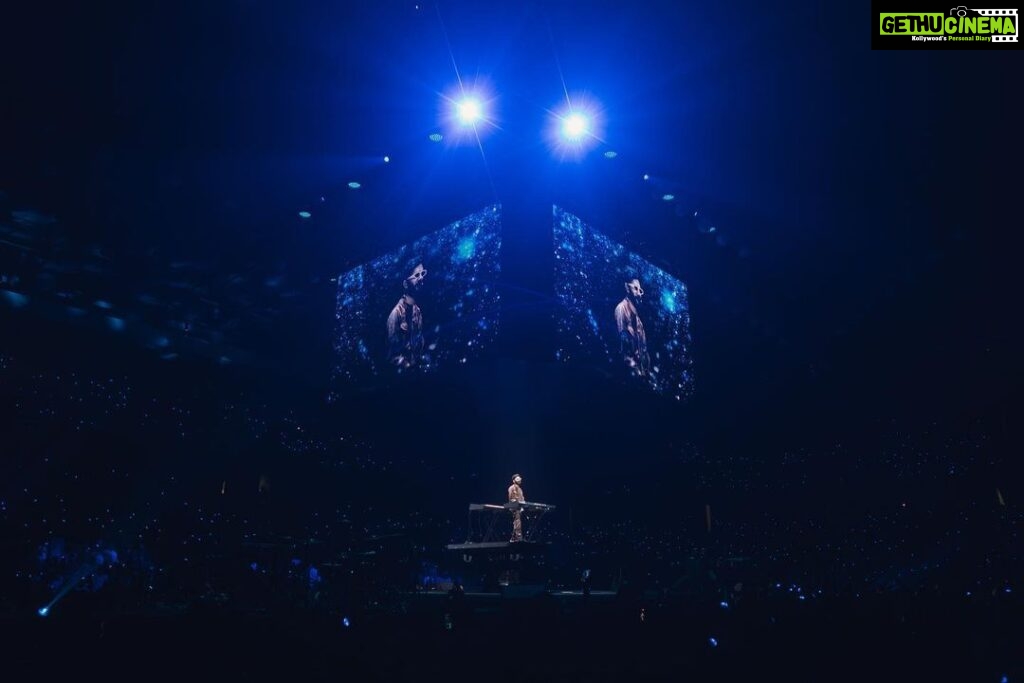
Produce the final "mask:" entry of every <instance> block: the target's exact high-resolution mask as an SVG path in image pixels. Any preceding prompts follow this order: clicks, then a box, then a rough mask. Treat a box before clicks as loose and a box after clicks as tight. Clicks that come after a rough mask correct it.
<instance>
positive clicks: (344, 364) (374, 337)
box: [334, 205, 501, 393]
mask: <svg viewBox="0 0 1024 683" xmlns="http://www.w3.org/2000/svg"><path fill="white" fill-rule="evenodd" d="M500 250H501V207H500V206H498V205H495V206H489V207H487V208H485V209H483V210H482V211H479V212H477V213H474V214H472V215H470V216H466V217H465V218H462V219H461V220H458V221H456V222H454V223H452V224H451V225H449V226H447V227H445V228H443V229H441V230H439V231H437V232H434V233H431V234H429V235H426V236H424V237H421V238H420V239H418V240H416V241H415V242H412V243H410V244H407V245H405V246H403V247H400V248H399V249H397V250H395V251H393V252H391V253H388V254H385V255H384V256H381V257H379V258H377V259H374V260H373V261H370V262H368V263H364V264H363V265H361V266H358V267H356V268H353V269H352V270H350V271H348V272H346V273H343V274H342V275H340V276H339V277H338V298H337V308H336V311H335V320H336V333H335V338H334V348H335V356H334V358H335V366H334V380H335V389H336V392H337V393H342V392H344V391H345V388H346V387H349V388H352V387H353V386H368V385H370V384H372V383H373V382H374V381H375V380H377V379H379V378H385V377H389V376H390V377H395V376H400V375H410V374H428V373H433V372H438V371H442V370H445V369H448V368H451V367H456V366H459V365H463V364H466V363H469V362H471V361H472V360H473V359H475V358H477V357H479V356H480V355H481V354H483V353H484V352H486V351H487V350H489V348H490V347H491V346H492V344H493V342H494V339H495V336H496V335H497V332H498V318H499V310H498V309H499V306H500V298H499V294H498V291H497V288H496V287H495V283H496V282H497V280H498V274H499V269H500V261H499V255H500Z"/></svg>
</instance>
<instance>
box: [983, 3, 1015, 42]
mask: <svg viewBox="0 0 1024 683" xmlns="http://www.w3.org/2000/svg"><path fill="white" fill-rule="evenodd" d="M971 9H972V10H974V11H975V12H977V13H978V14H980V15H981V16H983V17H1010V18H1011V19H1012V20H1013V35H1012V36H992V42H993V43H1016V42H1017V36H1018V35H1020V25H1019V24H1018V22H1017V10H1015V9H974V8H973V7H972V8H971Z"/></svg>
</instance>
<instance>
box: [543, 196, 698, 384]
mask: <svg viewBox="0 0 1024 683" xmlns="http://www.w3.org/2000/svg"><path fill="white" fill-rule="evenodd" d="M553 233H554V249H555V297H556V299H557V300H558V306H557V308H556V313H555V327H556V339H557V341H556V345H557V346H556V350H555V358H556V359H557V360H559V361H561V362H563V363H569V364H581V365H589V366H594V367H600V368H603V369H606V370H608V371H610V372H612V373H613V375H616V376H618V377H621V378H622V379H623V380H624V381H627V382H630V383H633V384H636V385H638V386H644V387H648V388H649V389H651V390H652V391H654V392H656V393H658V394H662V395H665V396H670V397H673V398H675V399H677V400H684V399H686V398H687V397H688V396H689V395H690V394H691V393H692V392H693V368H692V366H693V359H692V357H691V349H690V311H689V306H688V300H687V292H686V285H685V284H683V283H682V282H681V281H680V280H679V279H678V278H676V277H673V276H672V275H670V274H669V273H666V272H665V271H664V270H662V269H661V268H658V267H657V266H655V265H653V264H652V263H650V262H649V261H646V260H645V259H643V258H641V257H640V256H638V255H637V254H635V253H633V252H631V251H629V250H628V249H626V247H624V246H622V245H621V244H617V243H615V242H613V241H611V240H610V239H608V238H607V237H606V236H604V235H602V234H601V233H599V232H597V231H596V230H594V229H593V228H591V227H590V226H589V225H587V224H586V223H584V222H583V221H581V220H580V219H579V217H577V216H574V215H573V214H571V213H568V212H566V211H564V210H562V209H561V208H559V207H557V206H556V207H554V231H553Z"/></svg>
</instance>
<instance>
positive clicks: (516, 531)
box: [508, 474, 526, 543]
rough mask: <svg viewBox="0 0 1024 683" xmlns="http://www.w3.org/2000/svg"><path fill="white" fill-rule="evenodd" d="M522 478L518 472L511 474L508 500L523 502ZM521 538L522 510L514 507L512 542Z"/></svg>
mask: <svg viewBox="0 0 1024 683" xmlns="http://www.w3.org/2000/svg"><path fill="white" fill-rule="evenodd" d="M522 483H523V478H522V477H520V476H519V475H518V474H516V475H513V477H512V485H511V486H509V487H508V502H510V503H525V502H526V496H524V495H523V487H522V486H521V484H522ZM521 540H523V511H522V510H521V509H519V508H516V509H515V510H513V511H512V540H511V542H512V543H517V542H519V541H521Z"/></svg>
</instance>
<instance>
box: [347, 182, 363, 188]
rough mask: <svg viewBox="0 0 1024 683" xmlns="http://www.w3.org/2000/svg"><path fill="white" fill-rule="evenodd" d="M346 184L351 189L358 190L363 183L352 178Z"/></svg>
mask: <svg viewBox="0 0 1024 683" xmlns="http://www.w3.org/2000/svg"><path fill="white" fill-rule="evenodd" d="M348 186H349V189H352V190H358V189H359V188H360V187H362V186H363V185H362V183H360V182H359V181H358V180H353V181H352V182H350V183H349V184H348Z"/></svg>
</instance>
